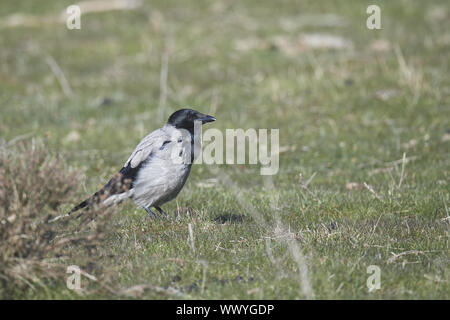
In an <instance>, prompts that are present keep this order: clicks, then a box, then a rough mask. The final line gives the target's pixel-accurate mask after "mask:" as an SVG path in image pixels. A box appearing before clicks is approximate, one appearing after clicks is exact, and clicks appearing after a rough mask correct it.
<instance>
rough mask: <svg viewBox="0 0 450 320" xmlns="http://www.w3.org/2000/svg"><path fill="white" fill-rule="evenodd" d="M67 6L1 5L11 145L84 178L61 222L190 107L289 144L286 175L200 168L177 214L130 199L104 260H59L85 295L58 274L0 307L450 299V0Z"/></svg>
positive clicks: (4, 134) (172, 207)
mask: <svg viewBox="0 0 450 320" xmlns="http://www.w3.org/2000/svg"><path fill="white" fill-rule="evenodd" d="M71 4H73V1H67V0H58V1H56V0H53V1H51V0H47V1H25V0H2V1H1V3H0V15H1V17H0V88H1V89H0V139H2V140H4V141H5V142H6V143H8V142H10V143H9V147H10V148H13V147H14V145H15V144H17V143H18V141H19V140H20V141H25V142H26V141H28V140H30V139H32V138H37V139H40V140H44V141H45V143H46V145H47V147H48V153H49V154H56V153H58V154H61V155H62V157H63V160H64V163H65V164H66V165H67V166H68V167H71V168H72V169H73V170H77V171H78V172H81V173H82V174H83V176H82V184H81V186H80V188H79V190H77V191H76V192H75V193H74V194H73V197H72V198H73V201H71V202H69V203H67V204H64V205H62V206H60V207H59V208H58V209H57V210H58V211H59V212H60V213H63V212H65V211H66V210H67V209H69V208H70V207H71V206H72V205H74V204H76V203H77V202H78V201H80V200H83V199H84V198H86V197H87V196H88V195H89V194H91V193H93V192H94V191H96V190H97V189H98V188H99V187H100V186H101V185H102V184H103V183H105V182H107V180H108V178H109V177H110V176H111V175H112V174H113V173H115V172H116V171H117V170H119V169H120V168H121V166H122V165H123V163H124V162H125V161H126V160H127V158H128V156H129V154H130V152H131V151H132V150H133V148H134V147H135V145H136V144H137V143H138V142H139V140H140V139H141V138H142V137H144V136H145V135H146V134H147V133H148V132H150V131H152V130H154V129H156V128H158V127H160V126H162V124H163V123H164V122H165V121H166V119H167V117H168V116H169V115H170V113H171V112H173V111H175V110H176V109H178V108H180V107H185V106H191V107H195V109H198V110H199V111H202V112H205V113H208V114H211V115H214V116H215V117H216V118H217V121H216V122H214V123H212V124H209V125H208V128H217V129H220V130H223V131H224V130H225V129H226V128H244V129H246V128H256V129H259V128H277V129H279V130H280V131H279V132H280V146H281V152H280V155H279V157H280V169H279V172H278V173H277V174H276V175H274V176H261V175H260V174H259V169H260V168H259V166H258V165H218V166H207V165H194V166H193V170H192V172H191V175H190V178H189V180H188V182H187V184H186V186H185V188H184V189H183V191H182V192H181V193H180V195H179V196H178V198H177V199H176V200H174V201H172V202H170V203H168V204H166V205H165V207H164V208H165V210H166V211H167V212H169V213H170V215H171V219H169V220H150V219H149V218H148V217H147V215H146V213H145V211H144V210H142V209H137V208H136V207H135V206H134V205H133V203H132V202H131V201H130V202H126V203H124V204H122V205H120V206H119V207H118V208H117V209H116V210H115V211H114V213H113V215H112V216H111V219H109V221H108V222H107V223H108V224H109V227H108V230H109V231H108V233H107V236H106V238H104V239H103V240H102V242H101V243H100V244H99V245H98V246H97V247H96V250H95V253H93V254H92V253H90V251H86V250H85V249H83V248H81V247H78V246H77V245H70V246H68V247H67V248H65V250H66V252H64V253H63V255H62V256H58V257H54V256H52V255H51V254H49V255H47V256H46V257H45V258H46V259H51V260H52V261H54V262H56V263H57V264H60V265H62V266H64V267H65V266H68V265H79V266H80V267H81V269H82V270H85V271H86V272H88V273H89V274H92V275H94V276H95V277H97V279H98V281H92V280H89V279H88V278H87V277H82V288H83V289H84V290H83V292H82V293H77V292H75V291H73V290H69V289H68V288H67V287H66V277H67V276H68V275H66V274H65V273H62V274H61V275H60V276H59V277H56V278H52V279H47V278H46V277H45V272H44V273H40V274H39V276H37V278H36V279H35V281H36V283H39V284H40V285H36V284H35V285H32V286H31V285H25V286H22V285H17V287H15V286H14V284H13V287H12V288H11V287H9V288H8V289H5V288H3V289H2V288H0V298H3V299H6V298H30V299H35V298H40V299H53V298H59V299H80V298H81V299H84V298H126V297H132V298H143V299H179V298H187V299H305V298H315V299H449V298H450V285H449V281H450V269H449V223H450V214H449V207H450V196H449V181H450V180H449V174H450V171H449V170H450V160H449V159H450V157H449V151H450V121H449V119H450V77H449V71H450V70H449V62H450V59H449V57H450V6H449V3H448V1H445V0H443V1H419V0H416V1H412V0H411V1H312V0H311V1H300V0H298V1H286V0H283V1H265V2H264V3H262V2H261V1H234V0H230V1H222V2H216V3H214V2H210V1H189V2H187V1H162V0H161V1H143V2H142V3H141V4H140V6H139V7H137V8H135V9H131V10H108V9H110V8H108V6H106V7H102V8H101V9H102V10H101V11H97V12H86V13H85V14H82V16H81V29H80V30H69V29H67V28H66V24H65V21H63V20H61V19H59V18H58V17H59V16H60V14H61V12H63V11H64V10H65V8H66V7H67V6H68V5H71ZM370 4H378V5H379V6H380V7H381V24H382V29H381V30H369V29H368V28H367V27H366V19H367V17H368V14H366V8H367V6H368V5H370ZM138 5H139V3H138ZM82 13H83V12H82ZM165 72H167V79H165V77H164V74H165ZM300 175H301V177H302V179H300ZM310 177H312V180H310V181H308V179H309V178H310ZM0 187H1V185H0ZM0 191H1V189H0ZM24 192H25V191H24ZM0 193H1V192H0ZM175 212H178V213H179V214H178V215H176V214H175ZM42 214H45V212H43V213H42ZM3 221H4V220H3ZM2 223H4V222H2ZM73 224H74V225H76V222H73ZM189 229H191V232H190V231H189ZM87 258H89V259H90V260H92V261H94V264H86V262H85V261H86V259H87ZM370 265H375V266H378V267H379V268H380V271H381V285H380V289H378V290H374V291H372V292H369V291H368V288H367V285H366V282H367V279H368V277H369V276H370V274H368V273H367V268H368V266H370Z"/></svg>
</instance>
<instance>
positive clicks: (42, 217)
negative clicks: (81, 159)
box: [0, 140, 104, 296]
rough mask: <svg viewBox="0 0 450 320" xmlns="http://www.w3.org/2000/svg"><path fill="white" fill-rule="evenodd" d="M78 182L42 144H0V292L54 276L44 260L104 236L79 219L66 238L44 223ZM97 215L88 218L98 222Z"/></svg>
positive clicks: (57, 226) (55, 267) (55, 270)
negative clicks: (94, 218) (95, 219)
mask: <svg viewBox="0 0 450 320" xmlns="http://www.w3.org/2000/svg"><path fill="white" fill-rule="evenodd" d="M80 182H81V175H80V173H79V172H77V171H75V170H73V169H70V168H66V167H65V166H64V164H63V161H62V159H61V157H60V156H58V155H49V154H48V150H47V149H46V147H45V145H44V144H43V143H42V142H36V141H35V140H33V141H32V142H31V143H22V142H20V143H18V144H17V145H14V146H12V147H11V146H8V145H7V144H5V143H2V144H1V145H0V285H1V286H0V296H2V295H3V294H6V296H7V295H8V290H10V289H13V288H14V287H16V286H24V285H28V286H30V287H31V288H34V284H36V283H38V284H41V285H42V284H43V280H45V279H48V278H55V277H58V276H59V275H61V274H62V272H65V268H63V267H64V266H63V265H62V264H58V263H49V262H48V261H49V260H48V259H49V258H55V257H59V256H62V255H67V250H66V249H67V247H68V245H73V244H84V245H88V246H92V245H93V243H95V241H96V240H97V239H99V238H101V237H102V236H103V235H104V232H103V230H102V229H101V228H86V223H81V224H79V225H78V227H77V229H78V230H76V231H70V232H69V236H68V235H67V230H64V228H63V225H62V224H61V223H54V224H51V223H48V221H49V220H50V219H51V218H53V217H54V215H55V214H57V213H58V212H57V210H58V208H59V207H60V206H61V205H63V204H66V203H68V202H71V199H72V197H73V195H74V193H75V191H76V190H77V189H79V187H80ZM99 214H100V211H98V212H95V213H93V212H90V213H89V216H90V217H92V215H95V217H96V218H100V220H101V218H102V217H103V215H99ZM66 225H67V224H66ZM97 225H98V223H97ZM88 229H89V230H88ZM63 232H64V234H63ZM2 290H3V291H4V292H2Z"/></svg>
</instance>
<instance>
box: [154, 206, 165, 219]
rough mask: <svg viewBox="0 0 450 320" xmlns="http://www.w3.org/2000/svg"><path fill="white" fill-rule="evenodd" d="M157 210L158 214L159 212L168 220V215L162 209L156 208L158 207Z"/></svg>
mask: <svg viewBox="0 0 450 320" xmlns="http://www.w3.org/2000/svg"><path fill="white" fill-rule="evenodd" d="M155 208H156V210H158V212H159V213H160V214H161V215H162V216H163V217H164V218H167V214H166V213H165V212H164V210H163V209H161V207H156V206H155Z"/></svg>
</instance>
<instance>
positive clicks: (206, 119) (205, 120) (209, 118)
mask: <svg viewBox="0 0 450 320" xmlns="http://www.w3.org/2000/svg"><path fill="white" fill-rule="evenodd" d="M198 120H200V121H201V122H202V123H208V122H213V121H216V118H214V117H212V116H208V115H203V116H201V117H200V118H199V119H198Z"/></svg>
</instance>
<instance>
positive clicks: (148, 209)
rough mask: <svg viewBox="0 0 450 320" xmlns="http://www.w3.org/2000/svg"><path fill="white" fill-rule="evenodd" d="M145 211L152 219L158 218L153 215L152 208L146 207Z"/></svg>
mask: <svg viewBox="0 0 450 320" xmlns="http://www.w3.org/2000/svg"><path fill="white" fill-rule="evenodd" d="M144 209H145V211H147V213H148V215H149V217H150V218H152V219H153V218H156V214H154V213H153V211H152V210H150V207H144Z"/></svg>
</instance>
